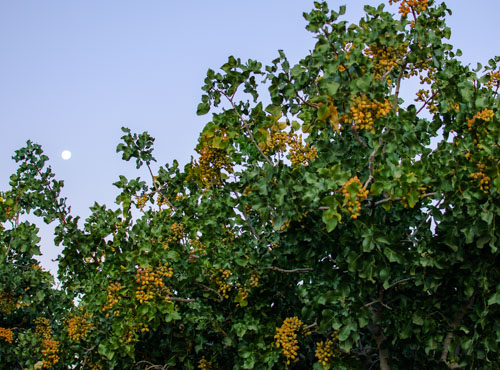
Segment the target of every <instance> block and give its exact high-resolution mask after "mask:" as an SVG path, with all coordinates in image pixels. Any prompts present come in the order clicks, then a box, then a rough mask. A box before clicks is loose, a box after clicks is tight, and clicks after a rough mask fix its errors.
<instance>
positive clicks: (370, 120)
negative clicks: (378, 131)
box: [341, 95, 392, 133]
mask: <svg viewBox="0 0 500 370" xmlns="http://www.w3.org/2000/svg"><path fill="white" fill-rule="evenodd" d="M391 109H392V106H391V103H390V102H389V100H387V99H385V100H384V101H383V102H378V101H376V100H371V99H369V98H368V97H367V96H366V95H363V96H356V97H354V98H353V99H351V104H350V112H349V113H346V114H344V115H342V117H341V121H342V123H344V124H349V123H351V122H352V123H353V126H354V128H355V129H356V130H366V131H370V132H372V133H375V129H374V128H373V125H374V123H375V118H382V117H385V116H387V115H388V114H389V113H390V112H391Z"/></svg>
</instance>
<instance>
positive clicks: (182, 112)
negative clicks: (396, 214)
mask: <svg viewBox="0 0 500 370" xmlns="http://www.w3.org/2000/svg"><path fill="white" fill-rule="evenodd" d="M366 3H369V4H371V5H375V4H379V3H380V1H360V0H344V1H329V4H330V7H331V8H337V7H338V6H339V5H342V4H347V16H346V17H347V19H348V20H350V21H354V22H357V21H358V20H359V18H360V16H361V15H362V12H361V10H362V6H363V5H364V4H366ZM448 5H449V7H450V8H451V9H452V10H453V13H454V14H453V16H452V17H450V18H449V24H450V26H451V27H452V32H453V35H452V43H453V44H454V45H455V46H456V47H459V48H461V49H462V51H463V57H462V59H463V60H464V61H466V62H467V63H469V62H475V61H481V62H486V61H487V60H488V59H489V58H491V57H492V56H494V55H498V54H500V50H499V49H500V45H499V42H498V40H497V36H498V30H497V28H498V14H499V13H500V1H498V0H477V1H476V2H474V4H473V5H472V2H471V1H468V0H451V1H448ZM311 8H312V1H304V0H301V1H299V0H266V1H264V0H253V1H238V0H231V1H229V0H214V1H191V2H187V1H186V2H184V1H175V2H174V1H168V0H162V1H160V0H146V1H138V0H136V1H131V0H104V1H103V0H85V1H84V0H73V1H68V0H44V1H40V0H0V55H1V57H0V129H1V131H0V132H1V137H2V144H1V145H0V189H2V190H5V189H6V188H7V186H8V177H9V175H10V174H11V173H12V172H14V171H15V169H16V166H15V163H14V162H13V161H12V160H11V156H12V154H13V152H14V150H16V149H17V148H19V147H21V146H23V145H24V143H25V142H26V140H28V139H31V140H34V141H35V142H37V143H39V144H41V145H42V146H43V148H44V150H45V152H46V154H47V155H48V156H49V157H50V158H51V162H50V163H51V165H52V167H53V169H54V171H55V173H56V175H57V176H58V178H61V179H63V180H64V181H65V192H64V195H66V196H68V198H69V204H70V205H72V206H73V214H75V215H82V216H87V215H88V213H89V212H88V207H89V206H90V205H92V204H93V202H94V201H98V202H99V203H107V204H108V205H111V206H112V205H113V204H112V203H113V201H114V198H115V196H116V190H115V188H114V186H113V185H112V183H113V182H114V181H116V180H117V178H118V176H119V175H120V174H125V175H126V176H127V177H132V176H134V177H135V176H138V175H146V173H144V172H142V173H140V174H138V173H137V171H135V166H134V165H133V164H132V163H126V162H122V161H121V159H120V157H119V155H118V154H116V153H115V148H116V145H117V144H118V142H119V137H120V136H121V131H120V127H121V126H128V127H130V128H131V129H132V130H133V131H138V132H142V131H145V130H146V131H148V132H149V133H150V134H151V135H153V136H154V137H156V149H155V155H156V157H157V159H158V160H159V163H160V164H164V163H166V162H171V161H172V160H173V159H178V160H179V161H180V162H181V163H186V162H187V161H189V159H190V156H191V155H192V154H194V151H193V148H194V146H195V144H196V140H197V137H198V133H199V132H200V130H201V129H202V127H203V124H204V123H205V122H206V121H207V120H208V116H203V117H197V116H196V106H197V104H198V102H199V99H200V96H201V93H202V91H201V90H200V87H201V86H202V84H203V79H204V77H205V73H206V71H207V69H208V68H213V69H217V68H218V67H219V66H220V65H222V64H223V63H225V61H226V60H227V57H228V56H229V55H234V56H236V57H241V58H242V59H243V60H246V59H248V58H252V59H257V60H260V61H262V62H264V63H269V62H270V61H271V60H272V59H274V58H275V57H276V56H277V50H278V49H283V50H284V51H285V53H286V54H287V55H288V56H289V59H290V60H291V61H292V62H296V61H297V60H298V59H299V58H301V57H303V56H305V55H306V54H307V52H308V50H310V49H311V48H312V47H313V45H314V39H313V37H312V34H310V33H309V32H308V31H306V30H305V29H304V27H305V24H306V22H305V20H304V19H303V18H302V12H303V11H309V10H310V9H311ZM64 149H69V150H71V151H72V153H73V157H72V158H71V160H69V161H63V160H62V159H61V157H60V154H61V152H62V150H64ZM43 234H45V235H43V236H44V237H45V239H44V242H43V251H44V253H45V257H44V258H43V259H42V260H43V263H44V265H45V266H47V267H49V268H52V269H53V268H54V267H55V264H54V263H51V262H50V259H51V258H55V256H56V255H57V254H58V252H59V250H58V249H54V247H53V246H52V243H51V242H50V241H47V240H46V237H47V235H46V234H48V233H47V232H46V231H45V232H44V233H43Z"/></svg>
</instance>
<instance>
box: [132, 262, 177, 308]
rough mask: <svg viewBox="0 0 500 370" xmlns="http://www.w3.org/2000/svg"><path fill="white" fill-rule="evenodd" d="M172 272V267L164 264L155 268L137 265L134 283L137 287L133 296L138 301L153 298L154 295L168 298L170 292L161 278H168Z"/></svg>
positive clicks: (142, 301) (141, 301)
mask: <svg viewBox="0 0 500 370" xmlns="http://www.w3.org/2000/svg"><path fill="white" fill-rule="evenodd" d="M173 274H174V272H173V269H172V267H168V266H167V265H166V264H165V265H163V266H159V267H157V268H153V267H147V268H144V267H138V268H137V272H136V283H137V284H138V287H137V289H136V292H135V297H136V299H137V300H138V301H139V302H140V303H144V302H147V301H149V300H152V299H154V298H155V297H156V296H162V297H164V298H165V300H168V299H170V294H171V293H172V292H171V291H170V289H169V288H167V287H166V286H165V283H164V281H163V279H165V278H170V277H172V275H173Z"/></svg>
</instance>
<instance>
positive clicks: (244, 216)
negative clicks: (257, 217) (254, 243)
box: [233, 191, 260, 241]
mask: <svg viewBox="0 0 500 370" xmlns="http://www.w3.org/2000/svg"><path fill="white" fill-rule="evenodd" d="M233 193H234V195H235V196H236V199H238V202H239V203H241V198H240V196H239V195H238V193H237V192H236V191H234V192H233ZM241 213H242V214H243V218H244V219H245V221H246V223H247V225H248V228H249V229H250V231H251V232H252V235H253V236H254V238H255V239H257V240H258V241H260V238H259V235H257V231H256V230H255V228H254V227H253V226H252V224H251V223H250V220H249V218H248V215H247V214H246V212H245V209H244V207H243V211H242V212H241Z"/></svg>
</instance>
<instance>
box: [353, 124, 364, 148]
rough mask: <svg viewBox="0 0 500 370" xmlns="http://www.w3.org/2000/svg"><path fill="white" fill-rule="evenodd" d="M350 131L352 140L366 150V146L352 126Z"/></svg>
mask: <svg viewBox="0 0 500 370" xmlns="http://www.w3.org/2000/svg"><path fill="white" fill-rule="evenodd" d="M351 130H352V132H353V134H354V138H355V139H356V141H357V142H358V143H360V144H361V145H362V146H363V147H365V148H368V145H366V143H365V142H364V141H363V140H362V139H361V138H360V137H359V135H358V130H356V128H355V127H354V126H351Z"/></svg>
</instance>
